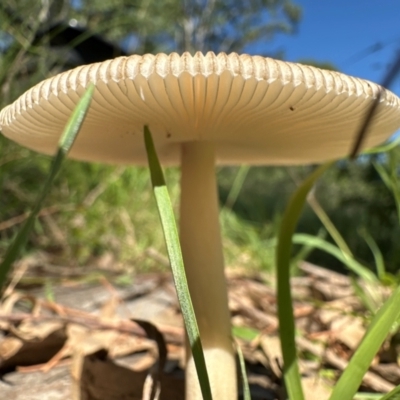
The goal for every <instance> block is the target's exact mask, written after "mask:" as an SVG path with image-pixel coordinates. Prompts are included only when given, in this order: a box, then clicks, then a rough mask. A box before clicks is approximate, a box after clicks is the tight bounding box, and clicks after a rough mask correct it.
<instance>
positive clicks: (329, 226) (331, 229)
mask: <svg viewBox="0 0 400 400" xmlns="http://www.w3.org/2000/svg"><path fill="white" fill-rule="evenodd" d="M308 204H309V205H310V206H311V208H312V209H313V211H314V212H315V214H316V215H317V217H318V218H319V220H320V221H321V223H322V225H323V226H324V227H325V229H326V230H327V231H328V233H329V234H330V235H331V237H332V239H333V240H334V241H335V243H336V244H337V245H338V247H339V248H340V250H342V252H343V254H345V255H346V256H350V257H352V256H353V254H352V252H351V250H350V248H349V246H347V243H346V241H345V240H344V239H343V236H342V235H341V234H340V232H339V231H338V230H337V229H336V226H335V224H334V223H333V222H332V220H331V219H330V218H329V216H328V214H327V213H326V212H325V210H324V209H323V208H322V206H321V205H320V204H319V202H318V200H317V199H316V198H315V196H314V194H312V195H311V196H309V197H308Z"/></svg>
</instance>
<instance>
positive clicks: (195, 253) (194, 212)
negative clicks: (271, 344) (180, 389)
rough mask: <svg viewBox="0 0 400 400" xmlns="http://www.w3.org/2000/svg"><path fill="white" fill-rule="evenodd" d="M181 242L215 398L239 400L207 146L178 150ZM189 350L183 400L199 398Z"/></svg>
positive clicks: (212, 157)
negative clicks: (180, 175)
mask: <svg viewBox="0 0 400 400" xmlns="http://www.w3.org/2000/svg"><path fill="white" fill-rule="evenodd" d="M181 163H182V165H181V170H182V177H181V210H180V238H181V246H182V254H183V260H184V263H185V270H186V275H187V280H188V284H189V290H190V295H191V298H192V302H193V307H194V310H195V314H196V319H197V323H198V326H199V330H200V335H201V341H202V345H203V349H204V355H205V359H206V365H207V371H208V375H209V378H210V384H211V391H212V394H213V398H214V399H218V400H233V399H237V382H236V364H235V355H234V351H233V346H232V339H231V325H230V314H229V309H228V297H227V288H226V281H225V275H224V259H223V253H222V242H221V233H220V226H219V210H218V196H217V184H216V178H215V149H214V144H213V143H211V142H190V143H185V144H183V145H182V159H181ZM186 349H187V366H186V399H187V400H201V399H202V395H201V391H200V386H199V382H198V378H197V374H196V368H195V365H194V361H193V357H192V354H191V351H190V348H189V345H188V344H187V346H186Z"/></svg>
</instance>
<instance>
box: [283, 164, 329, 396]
mask: <svg viewBox="0 0 400 400" xmlns="http://www.w3.org/2000/svg"><path fill="white" fill-rule="evenodd" d="M330 165H331V163H328V164H324V165H322V166H321V167H319V168H318V169H317V170H315V171H314V172H313V173H312V174H311V175H310V176H309V177H308V178H307V179H306V180H305V181H304V182H303V183H302V184H301V185H300V186H299V188H298V189H297V190H296V192H295V193H294V194H293V195H292V197H291V199H290V201H289V204H288V206H287V207H286V210H285V213H284V215H283V218H282V223H281V228H280V231H279V235H278V245H277V251H276V257H277V258H276V266H277V280H278V282H277V289H278V296H277V297H278V317H279V332H280V338H281V347H282V355H283V362H284V367H283V371H284V378H285V383H286V388H287V391H288V397H289V399H290V400H303V399H304V394H303V389H302V386H301V379H300V373H299V367H298V362H297V354H296V344H295V326H294V317H293V305H292V296H291V292H290V257H291V249H292V237H293V233H294V231H295V229H296V225H297V222H298V220H299V217H300V214H301V212H302V210H303V207H304V204H305V202H306V199H307V195H308V193H309V191H310V190H311V189H312V187H313V186H314V184H315V182H316V180H317V179H318V178H319V177H320V176H321V175H322V174H323V173H324V172H325V171H326V169H328V167H329V166H330Z"/></svg>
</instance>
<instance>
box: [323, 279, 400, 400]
mask: <svg viewBox="0 0 400 400" xmlns="http://www.w3.org/2000/svg"><path fill="white" fill-rule="evenodd" d="M399 302H400V286H399V287H397V288H396V290H395V291H394V292H393V293H392V295H391V296H390V297H389V299H388V300H387V301H386V302H385V304H384V305H383V306H382V307H381V308H380V310H379V311H378V312H377V313H376V315H375V316H374V318H373V319H372V322H371V324H370V325H369V327H368V329H367V332H366V333H365V335H364V338H363V339H362V341H361V343H360V345H359V346H358V348H357V350H356V352H355V353H354V355H353V357H352V358H351V360H350V362H349V364H348V366H347V368H346V369H345V370H344V372H343V373H342V376H341V377H340V379H339V381H338V382H337V384H336V385H335V388H334V389H333V392H332V394H331V397H330V398H329V400H342V399H352V398H353V397H354V395H355V393H356V392H357V390H358V388H359V386H360V384H361V382H362V379H363V377H364V375H365V373H366V372H367V371H368V368H369V366H370V365H371V362H372V360H373V358H374V357H375V355H376V353H377V352H378V350H379V348H380V347H381V345H382V343H383V342H384V340H385V338H386V337H387V335H388V333H389V331H390V329H391V327H392V325H393V324H394V322H395V321H396V319H397V318H398V317H399V315H400V307H399V306H398V305H399Z"/></svg>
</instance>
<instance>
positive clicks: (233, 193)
mask: <svg viewBox="0 0 400 400" xmlns="http://www.w3.org/2000/svg"><path fill="white" fill-rule="evenodd" d="M249 171H250V166H249V165H242V166H240V167H239V171H238V173H237V174H236V176H235V179H234V181H233V184H232V188H231V190H230V191H229V194H228V197H227V199H226V202H225V207H227V208H233V206H234V205H235V203H236V200H237V198H238V196H239V193H240V191H241V189H242V187H243V183H244V181H245V179H246V176H247V174H248V173H249Z"/></svg>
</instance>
